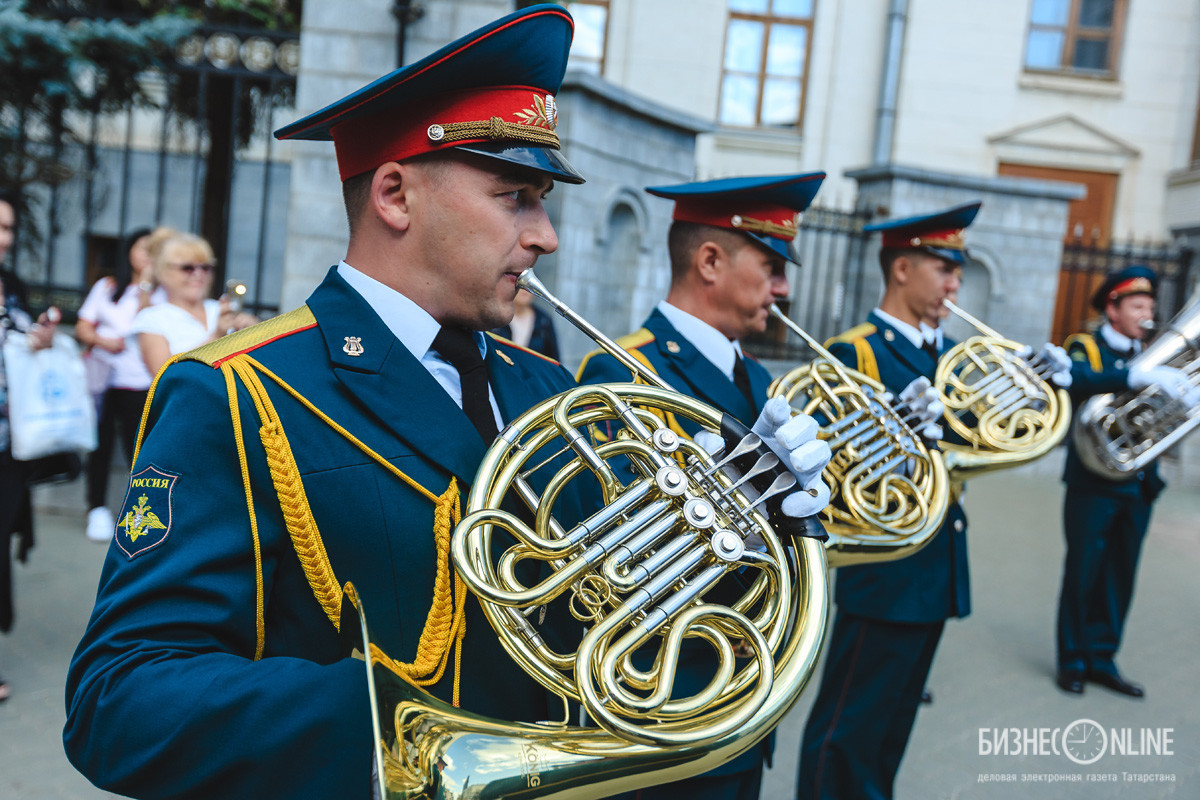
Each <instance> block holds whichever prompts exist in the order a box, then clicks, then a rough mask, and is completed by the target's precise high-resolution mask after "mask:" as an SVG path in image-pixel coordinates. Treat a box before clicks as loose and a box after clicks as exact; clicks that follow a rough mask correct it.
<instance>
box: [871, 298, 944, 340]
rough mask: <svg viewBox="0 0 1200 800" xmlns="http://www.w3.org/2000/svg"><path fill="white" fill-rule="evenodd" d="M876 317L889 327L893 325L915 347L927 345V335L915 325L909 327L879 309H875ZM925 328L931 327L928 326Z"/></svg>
mask: <svg viewBox="0 0 1200 800" xmlns="http://www.w3.org/2000/svg"><path fill="white" fill-rule="evenodd" d="M875 316H877V317H879V318H880V319H882V320H883V321H884V322H886V323H887V324H888V325H891V326H892V327H893V328H895V329H896V331H897V333H899V334H901V335H902V336H903V337H904V338H905V339H908V341H910V342H912V346H913V347H916V348H920V347H921V345H923V344H925V334H924V333H922V332H921V329H920V328H918V327H916V326H914V325H909V324H908V323H907V322H902V321H901V320H898V319H896V318H895V317H893V316H892V315H891V314H889V313H887V312H886V311H884V310H883V309H881V308H878V307H876V309H875ZM925 327H929V326H928V325H926V326H925ZM931 330H932V329H931Z"/></svg>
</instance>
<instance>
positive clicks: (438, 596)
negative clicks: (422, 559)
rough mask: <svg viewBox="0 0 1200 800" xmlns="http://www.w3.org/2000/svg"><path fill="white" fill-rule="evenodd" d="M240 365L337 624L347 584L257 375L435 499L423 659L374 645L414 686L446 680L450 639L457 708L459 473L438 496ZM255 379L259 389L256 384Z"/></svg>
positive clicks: (303, 546)
mask: <svg viewBox="0 0 1200 800" xmlns="http://www.w3.org/2000/svg"><path fill="white" fill-rule="evenodd" d="M226 363H227V364H232V365H234V369H236V370H237V371H238V374H239V376H240V377H241V378H242V381H243V383H245V384H246V385H247V388H249V389H250V390H251V394H252V396H254V397H255V404H256V405H258V407H259V413H260V415H261V416H262V418H263V420H264V425H263V447H264V448H265V449H266V450H267V453H268V463H269V464H270V465H271V477H272V480H274V481H275V486H276V492H277V494H278V495H279V502H280V507H281V508H282V509H283V514H284V520H285V522H286V523H287V526H288V533H289V534H290V535H291V536H292V542H293V546H294V547H295V549H296V555H297V556H298V557H299V559H300V562H301V565H302V567H303V569H304V574H305V576H306V577H307V578H308V580H309V585H310V587H312V590H313V594H314V595H315V596H316V597H317V600H318V602H320V603H321V607H322V608H323V609H324V610H325V613H326V615H327V616H329V617H330V619H331V621H333V624H334V626H335V627H337V626H338V625H339V624H340V617H341V602H342V598H343V592H342V588H341V584H339V583H338V581H337V579H336V578H335V577H334V574H333V566H332V564H330V563H329V557H328V555H327V553H326V552H325V547H324V544H323V543H322V541H321V535H320V532H319V531H318V530H317V527H316V521H315V520H314V519H313V517H312V511H311V509H310V508H309V505H308V500H307V497H306V496H305V494H304V486H303V483H302V482H301V479H300V470H299V467H298V466H297V464H296V461H295V458H294V456H293V454H292V451H291V447H290V446H289V445H288V441H287V437H286V436H285V435H284V434H283V428H282V425H281V424H280V423H279V420H278V416H277V415H276V414H275V410H274V407H273V406H272V405H271V401H270V398H269V397H268V396H267V394H266V389H265V387H263V385H262V383H261V381H260V380H259V378H258V375H257V374H256V371H257V372H261V373H262V374H263V375H266V376H267V377H269V378H270V379H271V380H273V381H274V382H275V383H276V384H277V385H278V386H279V387H280V388H282V389H283V390H284V391H286V392H287V393H288V394H289V395H291V396H292V397H293V398H294V399H295V400H297V401H298V402H299V403H301V404H302V405H303V406H304V407H305V408H307V409H308V410H309V411H311V412H312V413H313V414H314V415H315V416H317V418H319V419H320V420H321V421H322V422H324V423H325V424H327V425H329V426H330V427H331V428H333V429H334V430H335V431H337V432H338V433H339V434H340V435H341V436H342V437H343V438H345V439H346V440H347V441H349V442H350V443H352V444H353V445H354V446H355V447H357V448H358V449H359V450H360V451H362V452H363V453H364V454H365V455H367V456H368V457H369V458H371V459H372V460H373V461H375V462H376V463H378V464H379V465H380V466H382V467H384V468H385V469H387V470H388V471H389V472H391V473H392V474H393V475H395V476H396V477H398V478H399V479H400V480H401V481H403V482H404V483H405V484H407V485H408V486H410V487H412V488H413V489H415V490H416V491H418V492H419V493H420V494H421V495H423V496H424V497H426V498H427V499H429V500H430V501H432V502H433V504H434V513H433V536H434V545H435V548H436V550H437V564H436V569H435V574H434V587H433V598H432V600H431V602H430V607H429V614H428V615H427V616H426V619H425V626H424V628H423V629H422V631H421V636H420V638H419V639H418V641H417V653H416V657H415V658H414V659H413V661H412V662H411V663H409V664H404V663H400V662H397V661H395V660H393V659H391V658H390V657H388V656H387V655H386V654H384V653H383V652H382V651H380V650H378V648H376V647H375V646H374V645H372V652H373V657H374V658H375V659H376V660H377V661H378V662H379V663H381V664H384V665H385V666H386V667H387V668H388V669H390V670H392V671H393V672H394V673H396V675H398V676H399V677H401V678H403V679H404V680H406V681H408V682H409V683H411V684H413V685H414V686H429V685H431V684H434V683H437V682H438V681H439V680H441V678H442V675H443V674H444V672H445V669H446V664H447V661H448V659H449V655H450V648H451V642H453V644H454V649H455V661H454V663H455V670H454V687H453V703H454V705H456V706H457V705H458V699H459V685H460V680H461V675H462V671H461V664H462V643H463V637H464V636H465V635H466V599H467V589H466V584H465V583H464V582H463V581H462V580H461V579H460V578H459V577H458V575H457V573H454V572H453V571H452V570H451V568H450V532H451V531H452V530H453V528H454V526H455V525H457V524H458V522H459V520H460V519H461V518H462V507H461V497H460V494H459V490H458V483H457V481H455V480H454V479H453V478H451V479H450V485H449V486H447V487H446V491H445V492H443V493H442V495H441V496H440V497H439V496H437V495H434V494H433V493H432V492H430V491H429V490H428V489H426V488H425V487H424V486H422V485H421V484H419V483H417V482H416V481H415V480H414V479H413V478H411V477H409V476H408V475H406V474H405V473H404V472H403V471H401V470H400V469H399V468H397V467H396V466H395V465H394V464H392V463H391V462H390V461H388V460H387V459H385V458H384V457H383V456H381V455H379V454H378V453H376V452H375V451H374V450H372V449H371V448H370V447H368V446H367V445H366V444H365V443H363V442H361V441H360V440H359V439H358V438H356V437H355V436H354V435H353V434H352V433H350V432H349V431H347V430H346V429H345V428H343V427H342V426H341V425H339V424H338V423H337V422H335V421H334V420H333V419H331V418H330V417H329V416H328V415H327V414H325V413H324V412H323V411H321V410H320V409H319V408H317V407H316V406H315V405H313V404H312V402H311V401H309V400H308V398H306V397H304V396H303V395H301V394H300V393H299V392H298V391H296V389H294V388H293V387H292V386H291V385H289V384H288V383H287V382H286V381H284V380H283V379H282V378H280V377H279V376H278V375H276V374H275V373H273V372H271V371H270V370H269V369H267V368H266V367H265V366H263V365H262V364H261V363H259V362H258V361H257V360H256V359H254V358H253V357H251V356H249V355H244V354H243V355H238V356H235V357H234V358H232V359H230V360H229V361H227V362H226ZM252 384H253V386H252ZM267 420H270V423H271V427H272V430H270V431H268V430H267V429H268V424H267Z"/></svg>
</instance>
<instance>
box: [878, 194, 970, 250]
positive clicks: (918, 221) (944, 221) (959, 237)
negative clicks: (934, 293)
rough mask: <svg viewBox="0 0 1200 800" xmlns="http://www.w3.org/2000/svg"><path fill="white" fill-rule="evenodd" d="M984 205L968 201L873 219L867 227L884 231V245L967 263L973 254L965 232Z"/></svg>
mask: <svg viewBox="0 0 1200 800" xmlns="http://www.w3.org/2000/svg"><path fill="white" fill-rule="evenodd" d="M981 205H983V203H964V204H963V205H960V206H954V207H953V208H947V209H946V210H944V211H935V212H933V213H932V214H921V215H919V216H915V217H904V218H903V219H888V220H883V221H882V222H872V223H871V224H870V225H864V226H863V230H864V231H880V232H881V233H882V234H883V246H884V247H896V248H900V249H913V248H916V249H918V250H926V251H928V252H930V253H932V254H933V255H935V256H938V257H939V258H944V259H946V260H947V261H953V262H954V263H955V264H965V263H967V259H968V258H969V257H970V256H969V254H968V253H967V245H966V243H965V242H964V241H963V231H964V230H966V228H967V226H969V225H970V224H971V223H972V222H974V221H975V215H976V214H978V213H979V207H980V206H981Z"/></svg>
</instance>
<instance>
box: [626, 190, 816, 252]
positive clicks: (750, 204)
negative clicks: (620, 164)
mask: <svg viewBox="0 0 1200 800" xmlns="http://www.w3.org/2000/svg"><path fill="white" fill-rule="evenodd" d="M824 180H825V173H824V172H804V173H800V174H795V175H761V176H755V177H747V178H719V179H717V180H712V181H696V182H693V183H681V184H676V185H674V186H647V187H646V191H647V192H649V193H650V194H652V195H655V196H657V197H665V198H667V199H668V200H674V201H675V213H674V217H673V218H674V219H676V220H678V221H680V222H696V223H701V224H704V225H713V226H715V227H718V228H727V229H729V230H733V231H738V232H739V233H744V234H746V235H747V236H749V237H750V238H751V239H753V240H754V241H755V242H757V243H758V244H760V245H762V246H763V247H766V248H768V249H769V250H771V251H772V252H773V253H776V254H778V255H780V256H782V257H783V258H784V259H786V260H788V261H791V262H793V263H797V264H798V263H799V262H798V261H796V258H795V257H794V256H793V255H792V252H791V247H790V245H791V243H792V240H793V239H795V238H796V231H797V227H796V215H797V214H799V213H800V212H802V211H804V210H805V209H806V208H808V207H809V205H810V204H811V203H812V201H813V198H814V197H816V194H817V190H818V189H820V188H821V182H822V181H824Z"/></svg>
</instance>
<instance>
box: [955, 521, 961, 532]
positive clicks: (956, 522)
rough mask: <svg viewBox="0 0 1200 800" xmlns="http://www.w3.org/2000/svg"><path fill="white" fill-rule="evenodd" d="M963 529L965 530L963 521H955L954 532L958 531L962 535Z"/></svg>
mask: <svg viewBox="0 0 1200 800" xmlns="http://www.w3.org/2000/svg"><path fill="white" fill-rule="evenodd" d="M962 529H963V521H962V520H961V519H956V520H954V530H956V531H958V532H959V533H962Z"/></svg>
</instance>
